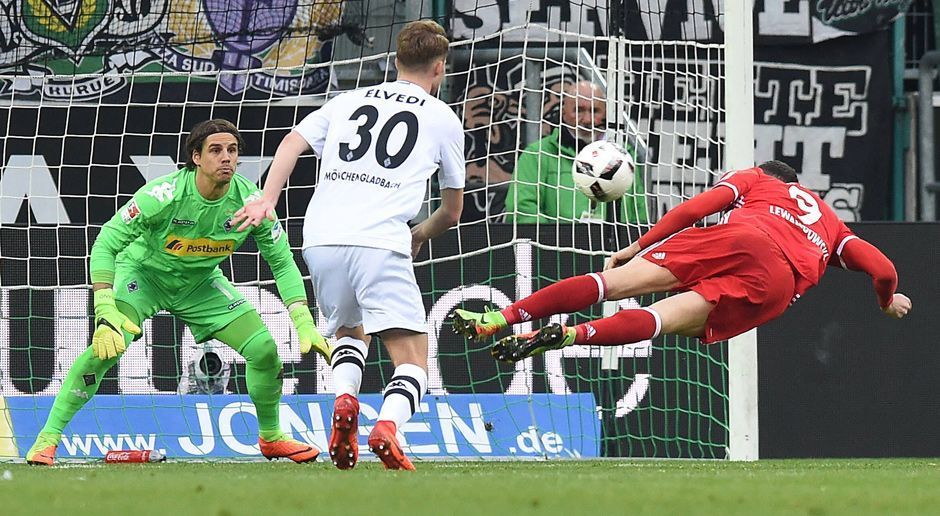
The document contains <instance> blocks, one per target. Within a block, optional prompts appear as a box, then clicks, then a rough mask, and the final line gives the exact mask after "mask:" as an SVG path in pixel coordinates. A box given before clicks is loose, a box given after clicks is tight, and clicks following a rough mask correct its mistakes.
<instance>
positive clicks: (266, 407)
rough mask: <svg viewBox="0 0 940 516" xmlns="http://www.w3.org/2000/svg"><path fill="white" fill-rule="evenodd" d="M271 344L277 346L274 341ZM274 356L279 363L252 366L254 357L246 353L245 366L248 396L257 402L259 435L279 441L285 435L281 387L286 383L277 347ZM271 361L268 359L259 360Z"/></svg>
mask: <svg viewBox="0 0 940 516" xmlns="http://www.w3.org/2000/svg"><path fill="white" fill-rule="evenodd" d="M270 346H271V347H272V348H274V347H275V344H274V341H273V340H271V341H270ZM274 358H275V360H276V362H277V365H274V366H271V365H270V364H269V365H268V366H267V367H252V365H251V362H252V358H249V357H248V355H245V359H246V360H247V361H248V366H247V367H245V383H246V384H247V385H248V396H249V397H250V398H251V402H252V403H254V404H255V412H257V414H258V435H259V437H261V438H262V439H264V440H265V441H277V440H279V439H281V438H283V437H284V433H283V432H281V415H280V406H281V387H282V385H283V383H284V381H283V379H282V378H281V360H280V359H278V358H277V351H276V348H275V352H274ZM259 361H260V362H265V363H269V362H271V361H270V360H269V359H268V360H264V359H263V360H259Z"/></svg>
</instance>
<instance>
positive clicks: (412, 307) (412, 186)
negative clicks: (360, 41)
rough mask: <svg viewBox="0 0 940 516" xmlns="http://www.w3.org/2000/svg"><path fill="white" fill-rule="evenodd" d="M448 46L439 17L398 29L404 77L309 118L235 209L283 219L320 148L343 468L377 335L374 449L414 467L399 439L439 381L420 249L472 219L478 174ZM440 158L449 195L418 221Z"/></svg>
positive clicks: (314, 212) (248, 219) (353, 457)
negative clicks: (295, 181) (302, 166)
mask: <svg viewBox="0 0 940 516" xmlns="http://www.w3.org/2000/svg"><path fill="white" fill-rule="evenodd" d="M448 46H449V42H448V40H447V36H446V35H445V33H444V29H443V28H442V27H441V26H440V25H438V24H437V23H435V22H433V21H430V20H422V21H417V22H412V23H409V24H407V25H406V26H405V27H404V28H403V29H402V31H401V33H399V35H398V46H397V52H398V53H397V57H396V59H395V64H396V66H397V68H398V80H397V81H395V82H386V83H383V84H380V85H378V86H372V87H366V88H361V89H358V90H355V91H351V92H347V93H344V94H342V95H339V96H337V97H335V98H333V99H331V100H330V101H329V102H327V103H326V104H324V105H323V107H321V108H320V109H319V110H317V111H315V112H313V113H311V114H310V115H308V116H307V117H306V118H304V119H303V120H302V121H301V122H300V123H299V124H297V126H296V127H295V128H294V130H293V131H291V132H290V133H289V134H288V135H287V136H286V137H285V138H284V140H283V141H282V142H281V144H280V146H279V147H278V149H277V153H276V154H275V155H274V161H273V162H272V163H271V169H270V171H269V172H268V177H267V180H266V182H265V185H264V195H263V197H262V198H261V199H259V200H257V201H255V202H252V203H249V204H247V205H245V207H244V208H243V209H242V210H240V211H239V212H238V213H236V215H235V220H236V221H241V220H242V219H244V223H242V225H241V227H239V229H243V228H245V227H247V226H248V225H249V224H251V225H257V224H258V223H260V222H261V221H262V219H264V217H269V218H270V217H274V206H275V204H276V203H277V199H278V197H279V196H280V193H281V190H282V189H283V187H284V184H285V183H286V181H287V178H288V177H289V176H290V174H291V172H292V171H293V170H294V166H295V164H296V163H297V158H298V157H299V156H300V155H301V154H302V153H304V152H307V151H308V150H311V149H312V150H313V151H314V152H315V153H316V154H317V156H319V157H320V174H319V178H318V181H317V187H316V190H315V192H314V194H313V198H312V199H311V200H310V205H309V206H308V207H307V213H306V216H305V217H304V230H303V231H304V242H303V248H304V251H303V255H304V260H305V261H306V262H307V266H308V268H309V269H310V274H311V277H312V279H313V285H314V290H315V292H316V297H317V303H318V304H319V306H320V309H321V310H322V312H323V313H324V315H325V316H326V318H327V320H328V322H327V327H326V331H325V332H324V334H325V335H335V336H336V337H337V341H336V345H335V347H334V348H333V354H332V367H333V383H334V387H335V390H336V401H335V404H334V408H333V429H332V433H331V435H330V443H329V449H330V457H331V458H332V459H333V464H335V465H336V467H338V468H340V469H350V468H352V467H353V466H355V465H356V461H357V460H358V454H359V451H358V418H359V402H358V400H357V398H356V396H357V395H358V394H359V387H360V385H361V383H362V371H363V368H364V367H365V360H366V356H367V355H368V344H367V343H368V342H369V340H370V337H368V335H372V334H378V335H379V336H381V338H382V342H383V343H384V344H385V348H386V349H387V350H388V354H389V356H390V357H391V359H392V362H393V363H394V365H395V372H394V374H393V375H392V378H391V380H390V381H389V383H388V384H387V385H386V387H385V400H384V402H383V404H382V409H381V410H380V412H379V417H378V421H377V423H376V425H375V427H374V429H373V430H372V432H371V434H370V435H369V448H370V449H371V450H372V452H373V453H375V454H376V455H378V457H379V458H380V459H381V460H382V462H383V463H384V464H385V467H386V468H387V469H409V470H411V469H414V466H413V465H412V464H411V461H410V460H409V459H408V457H406V456H405V454H404V453H403V452H402V449H401V446H400V444H399V442H398V439H397V437H396V433H397V430H398V429H399V428H401V426H402V425H403V424H404V423H405V422H407V421H408V420H409V419H410V418H411V416H412V415H414V412H415V410H416V408H417V407H418V406H419V403H420V402H421V396H422V395H423V394H424V392H425V390H427V378H428V377H427V360H428V338H427V333H426V332H427V321H426V319H425V310H424V303H423V302H422V300H421V293H420V291H419V290H418V285H417V282H416V280H415V275H414V268H413V265H412V258H413V257H414V256H415V255H417V253H418V251H419V250H420V249H421V246H422V244H423V243H424V242H426V241H427V240H429V239H430V238H433V237H435V236H437V235H439V234H441V233H443V232H444V231H446V230H447V229H448V228H450V227H451V226H453V225H454V224H456V223H457V221H458V220H459V219H460V213H461V211H462V210H463V187H464V177H465V174H466V164H465V162H464V134H463V125H462V124H461V122H460V119H459V118H458V117H457V115H456V114H455V113H454V111H453V110H451V109H450V108H449V107H448V106H447V104H445V103H444V102H441V101H440V100H438V99H437V98H435V97H433V96H432V93H434V92H436V90H437V89H438V88H439V87H440V84H441V81H442V80H443V78H444V62H445V60H446V58H447V50H448ZM438 168H439V169H440V170H441V174H440V175H439V177H438V182H439V184H440V187H441V205H440V207H439V208H438V209H437V210H435V211H434V213H432V214H431V216H430V217H428V218H427V219H426V220H425V221H423V222H421V223H420V224H418V225H416V226H414V227H413V228H411V229H410V230H409V228H408V221H409V220H411V219H412V218H414V217H415V216H416V215H417V214H418V211H419V210H420V209H421V203H422V200H423V199H424V196H425V192H426V188H427V184H428V179H430V178H431V176H432V175H433V174H434V172H435V171H436V170H438Z"/></svg>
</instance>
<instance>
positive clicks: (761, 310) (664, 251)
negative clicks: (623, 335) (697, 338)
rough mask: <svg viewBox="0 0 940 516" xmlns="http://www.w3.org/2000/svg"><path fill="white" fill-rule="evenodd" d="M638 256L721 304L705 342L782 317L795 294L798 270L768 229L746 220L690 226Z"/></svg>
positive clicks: (713, 314) (683, 286)
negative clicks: (762, 228) (702, 226)
mask: <svg viewBox="0 0 940 516" xmlns="http://www.w3.org/2000/svg"><path fill="white" fill-rule="evenodd" d="M638 256H641V257H643V259H645V260H647V261H649V262H651V263H654V264H656V265H659V266H662V267H665V268H667V269H669V271H670V272H672V274H673V275H675V277H676V278H678V279H679V281H680V282H682V284H681V285H680V286H679V287H677V288H676V289H674V291H675V292H684V291H687V290H692V291H694V292H698V293H699V294H700V295H701V296H702V297H704V298H705V299H706V300H708V302H710V303H712V304H714V305H715V308H714V309H713V310H712V311H711V313H710V314H709V315H708V320H707V321H706V322H705V335H703V336H701V338H702V341H703V342H705V344H711V343H713V342H717V341H719V340H727V339H729V338H731V337H734V336H735V335H740V334H741V333H744V332H746V331H747V330H750V329H751V328H756V327H757V326H760V325H761V324H764V323H765V322H767V321H770V320H771V319H775V318H777V317H779V316H780V314H782V313H783V312H784V310H786V309H787V307H788V306H789V305H790V301H791V300H792V299H793V293H794V292H795V289H794V283H795V280H794V273H793V269H792V268H791V267H790V262H788V261H787V259H786V257H785V256H784V255H783V252H782V251H781V250H780V248H779V247H777V244H775V243H774V242H773V240H771V239H770V237H769V236H767V234H766V233H764V232H763V231H760V230H758V229H755V228H754V227H753V226H750V225H746V224H735V223H731V224H722V225H718V226H711V227H707V228H689V229H686V230H684V231H680V232H678V233H676V234H675V235H672V236H671V237H669V238H667V239H665V240H662V241H660V242H657V243H655V244H653V245H651V246H649V247H647V248H646V249H644V250H643V251H642V252H641V253H640V254H639V255H638Z"/></svg>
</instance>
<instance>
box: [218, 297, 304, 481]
mask: <svg viewBox="0 0 940 516" xmlns="http://www.w3.org/2000/svg"><path fill="white" fill-rule="evenodd" d="M214 337H215V338H216V339H218V340H220V341H222V342H224V343H225V344H227V345H228V346H230V347H231V348H232V349H234V350H235V351H237V352H238V353H239V354H240V355H241V356H243V357H245V363H246V364H245V383H246V384H247V386H248V396H249V397H250V398H251V401H252V403H254V405H255V411H256V413H257V415H258V445H259V446H260V447H261V454H262V455H264V456H265V457H267V458H268V459H275V458H287V459H290V460H292V461H294V462H298V463H300V462H310V461H313V460H316V458H317V455H319V454H320V450H319V449H317V448H316V447H315V446H311V445H309V444H305V443H302V442H300V441H297V440H295V439H291V438H289V437H287V436H286V435H284V432H283V431H281V421H280V411H279V407H280V403H281V388H282V385H283V372H282V370H281V359H280V358H279V357H278V354H277V344H276V343H275V342H274V338H272V337H271V333H270V332H268V329H267V327H265V326H264V323H263V322H262V321H261V316H259V315H258V312H256V311H255V310H254V309H251V310H250V311H247V312H245V313H244V314H242V315H241V316H239V317H238V318H237V319H235V320H234V321H232V322H231V323H229V324H228V325H227V326H225V328H223V329H221V330H219V331H218V332H216V333H215V335H214Z"/></svg>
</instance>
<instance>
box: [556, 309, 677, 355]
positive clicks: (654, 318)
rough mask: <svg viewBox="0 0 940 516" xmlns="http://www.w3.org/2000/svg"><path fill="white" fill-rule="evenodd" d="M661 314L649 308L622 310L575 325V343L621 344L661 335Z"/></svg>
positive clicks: (595, 344)
mask: <svg viewBox="0 0 940 516" xmlns="http://www.w3.org/2000/svg"><path fill="white" fill-rule="evenodd" d="M661 324H662V323H661V322H660V320H659V314H657V313H656V312H654V311H653V310H650V309H649V308H637V309H633V310H621V311H620V312H617V313H616V314H614V315H611V316H610V317H605V318H603V319H598V320H596V321H591V322H588V323H584V324H579V325H577V326H575V327H574V329H575V331H576V332H577V335H576V336H575V338H574V343H575V344H590V345H592V346H619V345H621V344H631V343H634V342H640V341H642V340H646V339H652V338H654V337H657V336H659V330H660V327H661Z"/></svg>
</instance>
